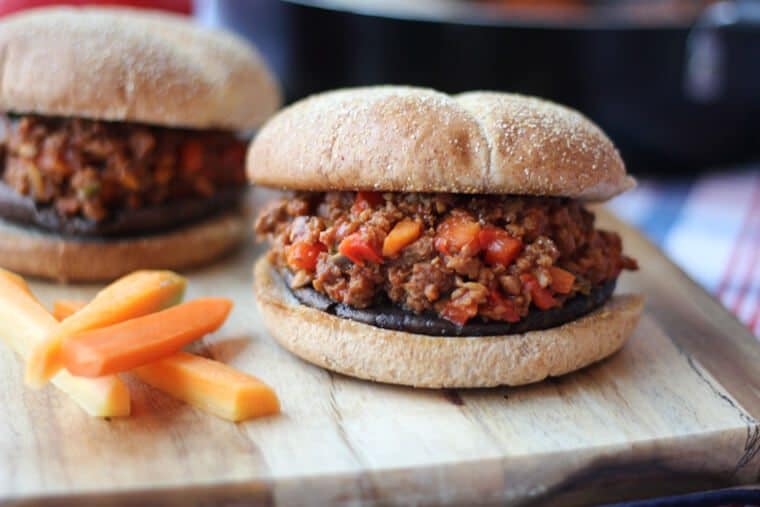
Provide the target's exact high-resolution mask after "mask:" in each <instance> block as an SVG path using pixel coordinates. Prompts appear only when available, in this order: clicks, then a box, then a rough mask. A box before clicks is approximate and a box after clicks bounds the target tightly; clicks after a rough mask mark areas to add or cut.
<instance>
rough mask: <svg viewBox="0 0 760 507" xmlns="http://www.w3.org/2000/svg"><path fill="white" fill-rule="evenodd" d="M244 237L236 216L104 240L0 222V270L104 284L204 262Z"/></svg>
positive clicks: (239, 217) (245, 230)
mask: <svg viewBox="0 0 760 507" xmlns="http://www.w3.org/2000/svg"><path fill="white" fill-rule="evenodd" d="M247 234H248V226H247V224H246V220H245V219H244V218H243V216H242V214H241V213H237V212H233V213H227V214H224V215H219V216H216V217H213V218H209V219H207V220H205V221H203V222H199V223H195V224H191V225H188V226H185V227H182V228H178V229H174V230H171V231H168V232H165V233H162V234H157V235H150V236H143V237H130V238H124V239H108V240H92V239H75V238H69V237H63V236H59V235H56V234H50V233H45V232H41V231H36V230H31V229H29V228H26V227H21V226H17V225H13V224H11V223H10V222H7V221H5V220H0V266H3V267H4V268H6V269H10V270H11V271H16V272H18V273H21V274H24V275H29V276H37V277H41V278H51V279H55V280H58V281H61V282H100V281H103V282H105V281H111V280H113V279H115V278H118V277H120V276H122V275H125V274H128V273H131V272H132V271H135V270H138V269H172V270H182V269H187V268H192V267H197V266H201V265H203V264H207V263H209V262H211V261H212V260H214V259H217V258H219V257H221V256H223V255H224V254H226V253H228V252H230V251H231V250H233V249H234V248H235V247H236V246H238V245H239V244H240V243H241V241H242V240H243V239H244V238H245V237H246V235H247Z"/></svg>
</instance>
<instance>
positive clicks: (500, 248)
mask: <svg viewBox="0 0 760 507" xmlns="http://www.w3.org/2000/svg"><path fill="white" fill-rule="evenodd" d="M478 241H479V242H480V248H482V249H483V250H485V261H486V263H487V264H490V265H492V266H494V265H501V266H505V267H506V266H509V265H510V264H512V262H514V260H515V259H516V258H517V256H518V255H520V252H521V251H522V248H523V244H522V241H520V240H519V239H517V238H513V237H512V236H510V235H509V233H508V232H507V231H505V230H504V229H499V228H498V227H490V226H489V227H485V228H483V230H482V231H480V234H478Z"/></svg>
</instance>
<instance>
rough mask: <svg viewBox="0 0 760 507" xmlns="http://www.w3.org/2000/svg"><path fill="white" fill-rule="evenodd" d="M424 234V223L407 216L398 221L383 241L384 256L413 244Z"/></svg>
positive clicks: (390, 255)
mask: <svg viewBox="0 0 760 507" xmlns="http://www.w3.org/2000/svg"><path fill="white" fill-rule="evenodd" d="M421 234H422V224H421V223H420V222H416V221H414V220H410V219H408V218H405V219H404V220H402V221H400V222H398V223H397V224H396V225H395V226H393V229H391V232H389V233H388V235H387V236H386V237H385V241H384V242H383V256H384V257H392V256H394V255H396V254H397V253H399V252H400V251H401V250H403V249H404V248H405V247H407V246H409V245H411V244H412V243H414V242H415V241H417V239H419V237H420V235H421Z"/></svg>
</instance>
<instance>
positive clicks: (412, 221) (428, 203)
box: [256, 192, 637, 336]
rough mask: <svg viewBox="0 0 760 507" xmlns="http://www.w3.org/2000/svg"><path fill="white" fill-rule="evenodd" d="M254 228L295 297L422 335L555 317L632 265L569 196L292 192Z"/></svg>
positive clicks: (594, 298)
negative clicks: (263, 238) (264, 239)
mask: <svg viewBox="0 0 760 507" xmlns="http://www.w3.org/2000/svg"><path fill="white" fill-rule="evenodd" d="M256 232H257V233H258V234H260V235H266V236H268V237H269V238H270V241H271V243H272V248H271V250H270V252H269V254H268V255H269V260H270V262H272V263H273V264H274V265H275V266H276V267H277V268H279V269H280V270H281V271H284V272H285V274H286V276H285V278H286V280H287V281H288V284H289V286H290V287H291V289H292V290H293V292H294V294H295V295H296V297H298V298H299V300H301V301H302V302H305V303H306V304H309V305H310V306H314V307H317V308H320V309H322V310H324V311H330V312H331V313H336V314H338V315H339V316H342V317H346V318H353V319H354V320H359V321H362V322H367V323H370V324H374V325H378V326H379V327H391V328H394V329H404V330H408V331H412V332H422V333H425V334H444V335H445V334H452V335H456V334H466V335H468V336H475V335H484V334H507V333H510V332H523V331H527V330H531V329H541V328H546V327H552V326H555V325H559V324H561V323H563V322H567V321H568V320H572V319H574V318H577V317H578V316H580V315H582V314H583V313H587V312H588V311H591V310H592V309H593V308H594V307H596V306H598V305H600V304H601V303H603V302H604V300H606V299H607V298H608V297H609V296H610V294H611V292H612V289H613V288H614V283H615V280H616V279H617V277H618V276H619V274H620V272H621V270H623V269H631V270H635V269H637V264H636V261H634V260H633V259H631V258H629V257H627V256H625V255H624V254H623V253H622V244H621V240H620V237H619V236H618V235H617V234H615V233H613V232H608V231H603V230H599V229H596V228H595V227H594V215H593V213H592V212H590V211H589V210H587V209H586V208H585V207H584V206H583V205H582V204H581V203H580V202H578V201H575V200H571V199H565V198H554V197H521V196H482V195H477V196H470V195H463V194H416V193H375V192H328V193H295V194H292V195H288V196H286V197H284V198H282V199H280V200H277V201H275V202H272V203H270V205H269V206H268V207H267V208H266V209H264V210H263V211H262V213H261V214H260V216H259V217H258V219H257V222H256ZM390 315H395V317H392V316H391V317H389V316H390ZM415 316H420V317H422V318H416V317H415ZM378 319H379V320H378ZM380 321H383V322H384V321H388V322H389V323H386V325H383V322H380ZM436 321H438V324H436ZM441 323H443V324H441ZM494 324H498V329H497V328H496V327H494ZM478 326H479V327H478ZM446 328H449V329H448V330H447V329H446ZM426 329H427V331H426ZM468 330H469V331H468ZM470 331H472V332H470Z"/></svg>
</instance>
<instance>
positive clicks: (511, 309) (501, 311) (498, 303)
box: [487, 289, 521, 322]
mask: <svg viewBox="0 0 760 507" xmlns="http://www.w3.org/2000/svg"><path fill="white" fill-rule="evenodd" d="M487 304H488V306H489V312H488V313H489V315H493V316H494V317H497V316H498V318H499V319H501V320H505V321H507V322H518V321H519V320H520V318H521V317H520V313H519V312H518V311H517V307H516V306H515V304H514V302H512V300H511V299H509V298H506V297H504V296H502V295H501V292H499V290H498V289H491V292H490V293H489V294H488V303H487Z"/></svg>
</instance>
